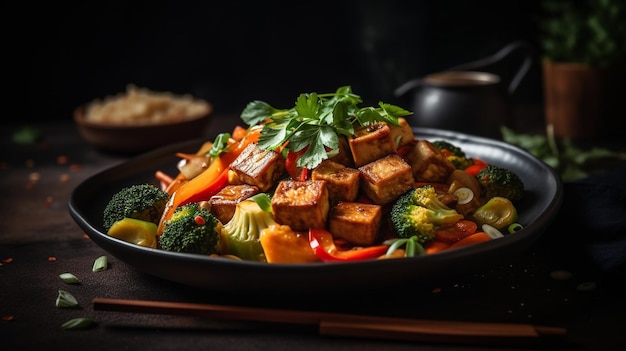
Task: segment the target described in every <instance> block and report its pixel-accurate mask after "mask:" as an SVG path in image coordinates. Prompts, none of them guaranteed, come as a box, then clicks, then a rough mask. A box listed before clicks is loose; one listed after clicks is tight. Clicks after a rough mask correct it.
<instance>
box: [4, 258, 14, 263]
mask: <svg viewBox="0 0 626 351" xmlns="http://www.w3.org/2000/svg"><path fill="white" fill-rule="evenodd" d="M11 262H13V257H7V258H3V259H2V263H11Z"/></svg>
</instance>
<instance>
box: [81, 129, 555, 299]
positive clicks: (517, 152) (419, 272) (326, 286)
mask: <svg viewBox="0 0 626 351" xmlns="http://www.w3.org/2000/svg"><path fill="white" fill-rule="evenodd" d="M415 135H416V137H417V138H423V139H429V140H447V141H449V142H451V143H453V144H455V145H458V146H459V147H461V148H462V149H463V150H464V151H465V153H466V154H467V155H468V156H469V157H479V158H481V159H483V160H485V161H487V162H489V163H492V164H496V165H499V166H502V167H505V168H508V169H510V170H512V171H513V172H515V173H517V174H518V175H519V176H520V178H521V179H522V181H523V182H524V184H525V187H526V196H525V198H524V200H523V201H522V202H521V203H519V205H518V206H517V208H518V212H519V215H520V218H519V222H520V223H522V224H523V225H524V226H525V227H524V228H523V229H522V230H521V231H519V232H517V233H515V234H511V235H506V236H505V237H503V238H500V239H496V240H491V241H489V242H485V243H480V244H476V245H472V246H468V247H464V248H459V249H455V250H448V251H443V252H440V253H437V254H433V255H428V256H419V257H413V258H400V259H386V260H370V261H358V262H347V263H312V264H268V263H259V262H250V261H236V260H232V259H226V258H213V257H207V256H201V255H192V254H183V253H174V252H168V251H162V250H158V249H151V248H146V247H140V246H137V245H134V244H130V243H128V242H125V241H122V240H118V239H116V238H113V237H111V236H108V235H107V234H106V233H105V232H104V230H103V227H102V213H103V209H104V207H105V205H106V203H107V202H108V200H109V199H110V198H111V196H112V195H113V194H114V193H115V192H117V191H119V190H120V189H121V188H122V187H124V186H128V185H132V184H137V183H143V182H151V183H154V184H155V185H156V184H158V183H157V182H156V180H155V179H154V172H155V170H157V169H161V170H164V171H166V172H171V173H170V174H174V173H175V172H176V170H175V165H176V162H177V158H176V156H175V153H176V152H179V151H182V152H189V153H192V152H195V151H196V150H197V149H198V148H199V147H200V145H201V144H202V142H203V140H196V141H190V142H186V143H180V144H175V145H171V146H168V147H165V148H162V149H158V150H155V151H153V152H150V153H147V154H144V155H141V156H138V157H136V158H135V159H132V160H130V161H128V162H126V163H123V164H120V165H117V166H114V167H112V168H110V169H107V170H105V171H103V172H101V173H98V174H96V175H94V176H92V177H90V178H88V179H86V180H85V181H83V182H82V183H81V184H80V185H79V186H78V187H77V188H76V189H75V190H74V191H73V193H72V195H71V198H70V200H69V210H70V213H71V215H72V217H73V219H74V220H75V221H76V223H77V224H78V225H79V226H80V227H81V228H82V229H83V230H84V231H85V232H86V233H87V234H88V235H89V236H90V237H91V239H93V241H94V242H95V243H96V244H98V245H99V246H101V247H102V248H103V249H104V250H106V251H108V252H109V253H110V254H111V255H113V256H115V257H117V258H118V259H119V260H121V261H123V262H125V263H127V264H128V265H130V266H132V267H135V268H136V269H138V270H139V271H142V272H145V273H147V274H150V275H153V276H157V277H160V278H163V279H166V280H169V281H174V282H178V283H181V284H184V285H188V286H194V287H199V288H204V289H209V290H214V291H220V292H228V293H235V294H236V293H239V294H249V295H250V296H252V295H254V294H284V295H288V294H296V296H302V295H308V294H316V293H322V292H323V293H326V294H328V293H341V294H348V293H357V292H358V293H359V294H364V293H377V292H382V291H383V290H385V289H388V288H390V287H391V286H393V285H400V284H401V285H408V286H411V287H419V286H424V285H425V284H432V283H433V282H435V281H438V280H441V279H453V278H454V277H456V276H457V275H459V274H466V273H467V272H468V271H469V272H471V271H476V270H478V269H481V268H484V267H485V266H488V265H497V264H498V263H500V262H503V261H504V259H505V258H507V257H511V256H512V255H517V254H520V253H521V252H523V251H525V250H526V249H527V248H528V247H529V246H530V245H532V243H533V242H534V241H535V240H536V239H537V238H538V237H539V236H540V235H541V234H542V233H543V232H544V230H545V229H546V227H547V226H548V225H549V223H550V222H551V221H552V219H553V218H554V216H555V215H556V214H557V212H558V210H559V208H560V206H561V202H562V195H563V190H562V183H561V181H560V179H559V177H558V176H557V174H556V173H555V172H554V170H553V169H552V168H550V167H549V166H547V165H546V164H545V163H543V162H542V161H540V160H538V159H537V158H535V157H534V156H532V155H530V154H529V153H527V152H526V151H523V150H521V149H519V148H517V147H515V146H512V145H510V144H506V143H503V142H500V141H496V140H492V139H486V138H480V137H475V136H471V135H466V134H461V133H457V132H450V131H443V130H437V129H419V130H415Z"/></svg>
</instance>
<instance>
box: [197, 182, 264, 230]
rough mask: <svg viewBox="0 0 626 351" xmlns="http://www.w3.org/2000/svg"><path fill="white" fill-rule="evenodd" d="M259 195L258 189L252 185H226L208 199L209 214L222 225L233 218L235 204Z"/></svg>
mask: <svg viewBox="0 0 626 351" xmlns="http://www.w3.org/2000/svg"><path fill="white" fill-rule="evenodd" d="M258 193H259V188H258V187H256V186H254V185H248V184H240V185H227V186H225V187H224V188H223V189H222V190H220V191H219V192H218V193H217V194H215V195H213V196H212V197H211V198H210V199H209V204H210V205H211V213H212V214H213V215H214V216H215V218H217V219H219V221H220V222H222V223H227V222H228V221H230V219H231V218H233V214H235V208H236V207H237V204H238V203H239V202H241V201H243V200H245V199H247V198H249V197H251V196H254V195H256V194H258Z"/></svg>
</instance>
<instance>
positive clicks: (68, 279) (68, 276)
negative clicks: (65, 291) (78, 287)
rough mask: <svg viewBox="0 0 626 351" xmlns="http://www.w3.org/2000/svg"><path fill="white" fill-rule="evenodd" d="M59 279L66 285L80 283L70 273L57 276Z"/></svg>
mask: <svg viewBox="0 0 626 351" xmlns="http://www.w3.org/2000/svg"><path fill="white" fill-rule="evenodd" d="M59 278H61V279H62V280H63V281H64V282H66V283H68V284H76V283H80V281H79V280H78V278H77V277H76V276H75V275H74V274H72V273H61V274H59Z"/></svg>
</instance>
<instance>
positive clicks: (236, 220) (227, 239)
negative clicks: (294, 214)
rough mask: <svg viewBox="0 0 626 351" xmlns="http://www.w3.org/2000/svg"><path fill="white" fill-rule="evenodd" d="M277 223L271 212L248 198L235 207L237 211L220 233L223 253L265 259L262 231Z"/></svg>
mask: <svg viewBox="0 0 626 351" xmlns="http://www.w3.org/2000/svg"><path fill="white" fill-rule="evenodd" d="M273 224H276V222H275V221H274V217H273V216H272V214H271V212H269V211H264V210H263V209H262V208H261V207H260V206H259V204H258V203H257V202H256V201H254V200H252V199H246V200H243V201H241V202H239V203H237V206H236V207H235V213H234V214H233V218H231V220H230V221H228V223H226V224H224V227H223V228H222V232H221V235H220V252H221V254H222V255H234V256H237V257H239V258H241V259H242V260H249V261H265V260H266V259H265V255H264V253H263V247H262V246H261V241H260V237H261V231H262V230H263V229H265V228H267V227H269V226H271V225H273Z"/></svg>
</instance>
